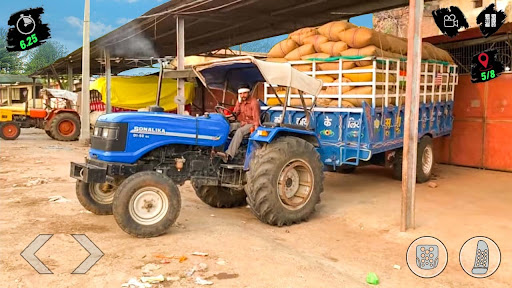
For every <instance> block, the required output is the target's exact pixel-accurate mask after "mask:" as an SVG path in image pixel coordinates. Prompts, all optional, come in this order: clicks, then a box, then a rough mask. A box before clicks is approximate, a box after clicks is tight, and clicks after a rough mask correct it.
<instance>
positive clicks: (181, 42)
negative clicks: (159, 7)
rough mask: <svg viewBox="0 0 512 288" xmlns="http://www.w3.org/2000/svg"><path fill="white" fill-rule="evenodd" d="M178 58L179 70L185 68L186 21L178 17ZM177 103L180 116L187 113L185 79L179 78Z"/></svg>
mask: <svg viewBox="0 0 512 288" xmlns="http://www.w3.org/2000/svg"><path fill="white" fill-rule="evenodd" d="M176 50H177V51H176V58H177V61H178V70H179V71H180V70H183V69H184V68H185V19H183V18H180V17H176ZM175 102H176V103H177V104H178V111H177V112H178V114H184V112H185V79H183V78H178V95H176V98H175Z"/></svg>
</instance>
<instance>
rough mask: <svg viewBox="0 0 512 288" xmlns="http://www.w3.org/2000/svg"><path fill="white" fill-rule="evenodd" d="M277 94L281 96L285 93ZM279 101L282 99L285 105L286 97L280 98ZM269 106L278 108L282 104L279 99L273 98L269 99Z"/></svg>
mask: <svg viewBox="0 0 512 288" xmlns="http://www.w3.org/2000/svg"><path fill="white" fill-rule="evenodd" d="M277 94H278V95H281V94H284V92H278V93H277ZM279 99H281V101H282V102H283V103H284V97H279ZM267 105H268V106H277V105H281V104H280V103H279V100H277V97H273V98H268V99H267Z"/></svg>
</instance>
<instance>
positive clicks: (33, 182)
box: [25, 178, 48, 187]
mask: <svg viewBox="0 0 512 288" xmlns="http://www.w3.org/2000/svg"><path fill="white" fill-rule="evenodd" d="M46 183H48V179H43V178H37V179H35V180H30V181H28V182H27V183H26V184H25V186H27V187H31V186H35V185H41V184H46Z"/></svg>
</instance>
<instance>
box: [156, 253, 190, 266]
mask: <svg viewBox="0 0 512 288" xmlns="http://www.w3.org/2000/svg"><path fill="white" fill-rule="evenodd" d="M153 256H155V257H156V258H160V259H162V260H160V263H163V264H169V263H171V262H172V259H177V260H178V261H179V262H180V263H183V262H185V261H186V260H187V259H188V258H187V256H185V255H183V256H174V255H172V256H166V255H163V254H155V255H153Z"/></svg>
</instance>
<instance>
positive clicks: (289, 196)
mask: <svg viewBox="0 0 512 288" xmlns="http://www.w3.org/2000/svg"><path fill="white" fill-rule="evenodd" d="M322 167H323V165H322V162H321V161H320V155H319V154H318V152H317V151H316V150H315V147H314V146H313V145H312V144H311V143H309V142H307V141H305V140H303V139H301V138H297V137H292V136H286V137H281V138H278V139H277V140H275V141H274V142H272V143H269V144H266V145H264V146H263V147H262V148H260V149H258V150H256V151H255V155H254V157H253V158H252V161H251V163H250V164H249V172H248V174H247V180H248V181H247V185H246V187H245V188H246V189H245V191H246V192H247V202H248V203H249V206H250V207H251V210H252V212H253V213H254V215H256V217H258V219H260V220H261V221H262V222H265V223H267V224H270V225H277V226H283V225H291V224H294V223H300V222H302V221H306V220H307V219H308V218H309V217H310V216H311V214H313V212H314V211H315V206H316V204H318V203H319V202H320V193H322V192H323V177H324V173H323V171H322Z"/></svg>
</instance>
